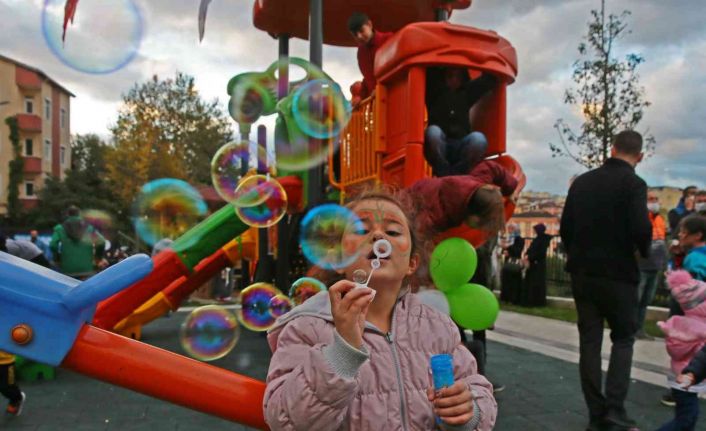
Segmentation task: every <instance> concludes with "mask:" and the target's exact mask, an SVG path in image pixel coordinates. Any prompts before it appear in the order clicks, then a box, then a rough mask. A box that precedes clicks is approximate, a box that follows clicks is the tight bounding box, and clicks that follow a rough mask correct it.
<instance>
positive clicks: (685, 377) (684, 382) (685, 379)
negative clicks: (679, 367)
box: [677, 373, 696, 389]
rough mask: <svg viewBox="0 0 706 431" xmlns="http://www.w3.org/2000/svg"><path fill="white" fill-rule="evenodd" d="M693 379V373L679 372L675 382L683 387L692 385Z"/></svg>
mask: <svg viewBox="0 0 706 431" xmlns="http://www.w3.org/2000/svg"><path fill="white" fill-rule="evenodd" d="M694 380H696V378H695V377H694V375H693V374H692V373H686V374H679V375H678V376H677V383H679V384H680V385H681V387H682V388H684V389H686V388H688V387H689V386H691V385H693V384H694Z"/></svg>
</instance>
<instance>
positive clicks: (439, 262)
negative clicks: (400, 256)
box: [429, 238, 478, 291]
mask: <svg viewBox="0 0 706 431" xmlns="http://www.w3.org/2000/svg"><path fill="white" fill-rule="evenodd" d="M476 266H478V256H477V255H476V249H474V248H473V246H472V245H471V244H470V243H469V242H468V241H466V240H465V239H461V238H448V239H445V240H443V241H441V242H440V243H439V245H437V246H436V248H435V249H434V251H433V252H432V253H431V260H430V262H429V272H430V273H431V279H432V280H433V281H434V284H435V285H436V288H437V289H439V290H441V291H447V290H449V289H453V288H455V287H458V286H460V285H462V284H464V283H468V280H470V279H471V277H473V274H475V272H476Z"/></svg>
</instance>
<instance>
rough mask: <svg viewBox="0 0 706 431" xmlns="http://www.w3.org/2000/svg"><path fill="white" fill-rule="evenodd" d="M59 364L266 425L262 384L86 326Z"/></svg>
mask: <svg viewBox="0 0 706 431" xmlns="http://www.w3.org/2000/svg"><path fill="white" fill-rule="evenodd" d="M61 366H62V367H64V368H67V369H70V370H73V371H76V372H77V373H81V374H84V375H87V376H89V377H92V378H95V379H98V380H102V381H104V382H107V383H110V384H113V385H117V386H122V387H124V388H127V389H131V390H134V391H136V392H140V393H143V394H145V395H149V396H152V397H155V398H159V399H161V400H164V401H168V402H170V403H174V404H178V405H181V406H184V407H188V408H190V409H193V410H197V411H200V412H203V413H206V414H210V415H214V416H219V417H221V418H224V419H227V420H230V421H233V422H238V423H242V424H245V425H248V426H251V427H255V428H258V429H263V430H266V429H269V428H268V426H267V424H266V423H265V418H264V414H263V410H262V400H263V397H264V395H265V383H264V382H261V381H259V380H255V379H252V378H249V377H245V376H241V375H239V374H236V373H232V372H230V371H226V370H223V369H221V368H217V367H214V366H212V365H208V364H204V363H203V362H199V361H195V360H193V359H189V358H186V357H184V356H180V355H177V354H176V353H172V352H168V351H166V350H162V349H159V348H157V347H154V346H150V345H148V344H144V343H140V342H139V341H135V340H132V339H129V338H125V337H122V336H120V335H116V334H113V333H112V332H108V331H105V330H102V329H99V328H94V327H92V326H90V325H84V327H83V328H82V329H81V331H80V332H79V334H78V337H77V338H76V341H75V343H74V346H73V347H72V348H71V351H69V353H68V355H67V356H66V358H64V361H63V363H62V364H61Z"/></svg>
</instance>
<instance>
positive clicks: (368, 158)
mask: <svg viewBox="0 0 706 431" xmlns="http://www.w3.org/2000/svg"><path fill="white" fill-rule="evenodd" d="M336 163H338V164H339V165H338V166H339V169H338V172H339V174H338V178H336V175H335V172H336V170H337V169H335V167H334V166H335V164H336ZM379 167H380V155H379V154H378V153H377V152H376V151H375V98H374V97H369V98H367V99H365V100H364V101H362V102H361V104H360V105H359V106H358V107H357V108H356V109H355V110H354V111H353V113H352V114H351V119H350V122H349V123H348V126H346V128H345V129H344V130H343V131H342V133H341V140H340V146H339V148H338V153H335V152H334V148H332V147H331V148H330V149H329V181H330V183H331V184H332V185H333V186H334V187H336V188H338V189H340V190H343V191H345V190H346V189H348V188H349V187H351V186H355V185H357V184H361V183H365V182H368V181H376V180H378V175H379V172H380V169H379Z"/></svg>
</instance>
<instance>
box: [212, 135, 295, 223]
mask: <svg viewBox="0 0 706 431" xmlns="http://www.w3.org/2000/svg"><path fill="white" fill-rule="evenodd" d="M252 148H255V149H256V151H255V153H256V154H257V157H254V158H253V157H251V149H252ZM266 166H267V154H266V152H265V151H264V149H263V148H262V147H261V146H259V145H254V144H252V143H250V142H247V141H241V142H233V143H228V144H226V145H224V146H223V147H221V148H220V149H219V150H218V151H217V152H216V155H215V156H214V157H213V159H212V160H211V180H212V182H213V186H214V188H215V189H216V192H217V193H218V195H219V196H220V197H221V198H222V199H223V200H224V201H226V202H228V203H229V204H230V205H232V206H233V207H234V210H235V212H236V213H237V215H238V217H239V218H240V219H241V220H242V221H243V222H244V223H246V224H247V225H249V226H253V227H258V228H264V227H270V226H273V225H275V224H277V223H278V222H279V221H280V220H281V219H282V217H284V215H285V214H286V211H287V192H286V191H285V190H284V187H282V185H281V184H280V183H279V181H277V180H276V179H275V178H273V177H272V176H271V175H270V173H269V172H268V173H267V174H264V175H260V174H255V173H254V172H255V168H257V170H259V171H263V170H266Z"/></svg>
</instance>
